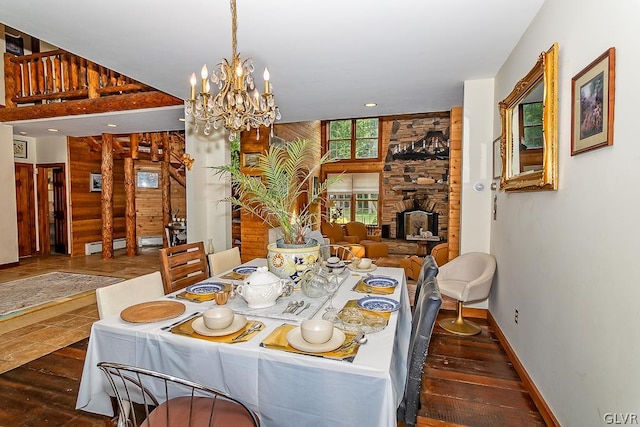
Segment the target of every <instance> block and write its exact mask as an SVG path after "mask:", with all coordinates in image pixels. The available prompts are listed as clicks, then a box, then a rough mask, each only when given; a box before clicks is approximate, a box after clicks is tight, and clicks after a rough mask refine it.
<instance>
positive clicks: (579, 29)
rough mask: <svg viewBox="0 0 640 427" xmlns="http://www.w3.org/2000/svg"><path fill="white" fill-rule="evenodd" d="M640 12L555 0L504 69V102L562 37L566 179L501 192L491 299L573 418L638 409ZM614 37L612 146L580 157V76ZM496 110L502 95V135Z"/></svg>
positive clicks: (633, 6) (565, 414)
mask: <svg viewBox="0 0 640 427" xmlns="http://www.w3.org/2000/svg"><path fill="white" fill-rule="evenodd" d="M639 16H640V2H638V1H637V0H618V1H614V2H603V1H599V0H546V2H545V4H544V5H543V7H542V8H541V10H540V12H539V14H538V16H537V17H536V19H535V20H534V22H533V23H532V25H531V26H530V28H529V29H528V31H527V32H526V33H525V34H524V36H523V38H522V39H521V40H520V42H519V43H518V45H517V46H516V48H515V49H514V51H513V53H512V55H511V56H510V57H509V58H508V60H507V61H506V63H505V64H504V66H503V67H502V69H501V70H500V72H499V73H498V75H497V76H496V91H495V99H496V100H498V101H499V100H502V99H504V98H505V97H506V95H507V94H508V93H509V92H510V91H511V89H512V88H513V86H514V84H515V83H516V82H517V81H518V80H519V79H520V78H521V77H523V76H524V75H525V74H526V72H527V71H528V70H529V69H530V68H531V67H532V66H533V64H534V63H535V61H536V58H537V56H538V55H539V53H540V52H542V51H544V50H547V49H548V48H549V47H550V46H551V45H552V44H553V42H556V41H557V42H558V44H559V86H558V89H559V117H558V119H559V120H558V123H559V124H558V137H559V156H558V157H559V188H558V191H555V192H537V193H517V194H505V193H502V192H501V193H499V194H498V218H497V221H495V222H493V225H492V230H491V251H492V253H493V254H494V255H495V256H496V258H497V260H498V275H497V278H496V281H495V282H494V286H493V289H492V294H491V299H490V302H489V308H490V311H491V313H492V315H493V316H494V317H495V319H496V321H497V322H498V324H499V325H500V328H501V329H502V331H503V332H504V333H505V335H506V337H507V339H508V340H509V342H510V344H511V346H512V347H513V348H514V350H515V352H516V353H517V355H518V358H519V359H520V361H522V363H523V364H524V367H525V369H526V370H527V372H528V373H529V375H530V376H531V377H532V379H533V381H534V382H535V384H536V385H537V387H538V388H539V390H540V391H541V393H542V394H543V396H544V399H545V401H546V402H547V404H548V405H549V406H550V408H551V410H552V411H553V413H554V414H555V416H556V417H557V419H558V420H559V422H560V423H561V424H562V425H563V426H580V427H582V426H594V425H604V424H605V421H604V417H605V414H606V413H614V412H619V413H628V412H633V413H636V414H640V387H639V386H638V385H639V384H640V369H638V357H639V356H638V355H639V354H640V328H638V324H639V323H640V310H638V308H637V305H638V302H639V301H640V262H638V260H637V258H638V257H637V252H638V249H637V248H638V236H640V221H639V220H638V218H639V215H638V211H639V208H640V198H639V197H638V195H637V194H638V189H637V186H638V183H640V167H639V162H640V144H638V138H637V134H638V126H637V122H638V119H637V116H638V108H637V100H638V98H639V97H640V86H639V85H638V84H637V75H638V70H639V69H640V49H639V48H638V46H639V45H640V33H639V32H638V31H637V20H638V17H639ZM612 46H614V47H616V50H617V52H616V53H617V57H616V93H615V95H616V98H615V128H614V145H613V146H612V147H606V148H602V149H598V150H595V151H591V152H588V153H584V154H580V155H577V156H575V157H572V156H571V155H570V152H571V148H570V137H571V128H570V124H571V78H572V77H573V76H574V75H576V74H577V73H578V72H580V71H581V70H582V69H583V68H584V67H585V66H587V65H588V64H589V63H591V61H593V60H594V59H595V58H597V57H598V56H599V55H600V54H602V53H603V52H604V51H606V50H607V49H608V48H609V47H612ZM465 107H466V106H465ZM498 119H499V114H498V111H497V105H496V104H495V103H494V129H495V134H496V135H497V134H498V132H499V123H498V121H499V120H498ZM463 208H464V206H463ZM515 309H518V310H519V323H518V324H517V325H516V324H515V323H514V319H513V318H514V310H515Z"/></svg>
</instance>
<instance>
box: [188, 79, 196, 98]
mask: <svg viewBox="0 0 640 427" xmlns="http://www.w3.org/2000/svg"><path fill="white" fill-rule="evenodd" d="M189 82H190V83H191V100H192V101H193V100H195V99H196V73H192V74H191V80H189Z"/></svg>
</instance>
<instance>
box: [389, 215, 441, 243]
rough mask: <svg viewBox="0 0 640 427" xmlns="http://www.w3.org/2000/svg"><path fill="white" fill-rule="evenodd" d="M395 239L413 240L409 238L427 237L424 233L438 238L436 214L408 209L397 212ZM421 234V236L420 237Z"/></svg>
mask: <svg viewBox="0 0 640 427" xmlns="http://www.w3.org/2000/svg"><path fill="white" fill-rule="evenodd" d="M396 227H397V230H396V237H397V238H398V239H405V240H414V239H410V237H414V238H415V237H427V236H425V235H424V234H425V232H429V233H431V236H429V237H432V236H438V213H437V212H431V211H426V210H422V209H409V210H406V211H403V212H398V214H397V218H396ZM421 232H423V235H421Z"/></svg>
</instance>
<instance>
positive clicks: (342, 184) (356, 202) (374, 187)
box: [327, 173, 380, 225]
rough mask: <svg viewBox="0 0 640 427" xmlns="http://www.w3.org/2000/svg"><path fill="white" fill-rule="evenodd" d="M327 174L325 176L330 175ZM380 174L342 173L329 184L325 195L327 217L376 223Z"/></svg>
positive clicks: (334, 219) (342, 220) (336, 219)
mask: <svg viewBox="0 0 640 427" xmlns="http://www.w3.org/2000/svg"><path fill="white" fill-rule="evenodd" d="M332 176H334V174H329V175H328V176H327V177H328V178H329V177H332ZM379 179H380V176H379V174H377V173H344V174H342V175H341V178H340V180H339V181H337V182H336V183H334V184H333V185H331V186H329V188H328V189H327V195H328V198H329V201H330V203H328V204H327V206H328V208H327V214H328V217H329V218H330V219H331V221H333V222H338V223H347V222H349V221H360V222H362V223H364V224H366V225H378V224H379V221H378V195H379V192H380V181H379Z"/></svg>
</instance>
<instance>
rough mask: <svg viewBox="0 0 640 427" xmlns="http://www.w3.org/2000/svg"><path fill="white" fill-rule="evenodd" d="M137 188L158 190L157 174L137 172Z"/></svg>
mask: <svg viewBox="0 0 640 427" xmlns="http://www.w3.org/2000/svg"><path fill="white" fill-rule="evenodd" d="M137 186H138V188H158V186H159V183H158V172H138V179H137Z"/></svg>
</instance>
